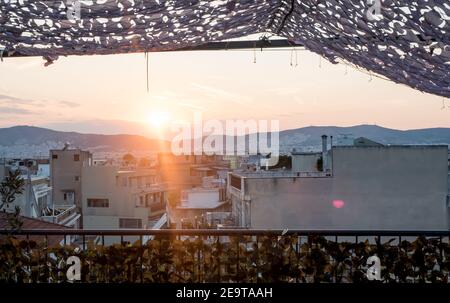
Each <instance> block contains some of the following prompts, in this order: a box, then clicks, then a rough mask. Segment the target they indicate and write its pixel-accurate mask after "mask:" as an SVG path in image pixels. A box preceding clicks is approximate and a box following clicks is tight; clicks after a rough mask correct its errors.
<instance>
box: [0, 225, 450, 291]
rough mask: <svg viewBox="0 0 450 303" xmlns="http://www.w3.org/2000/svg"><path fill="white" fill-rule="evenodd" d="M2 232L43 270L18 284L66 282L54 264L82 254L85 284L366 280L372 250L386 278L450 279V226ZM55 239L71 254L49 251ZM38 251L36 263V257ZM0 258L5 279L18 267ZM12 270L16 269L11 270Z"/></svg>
mask: <svg viewBox="0 0 450 303" xmlns="http://www.w3.org/2000/svg"><path fill="white" fill-rule="evenodd" d="M0 235H3V237H2V236H0V239H2V241H4V240H5V236H6V235H8V236H14V237H16V238H17V239H18V241H21V242H20V244H17V247H20V248H17V247H16V248H14V247H13V246H11V244H7V245H6V244H5V245H4V246H1V245H3V244H0V248H1V249H11V250H13V251H14V252H15V253H16V254H18V255H19V256H16V257H15V260H20V262H22V263H21V264H25V265H23V267H29V268H31V269H30V270H29V271H27V273H28V272H36V270H37V269H34V271H33V268H36V267H37V268H38V271H39V272H41V273H43V274H42V275H40V276H37V277H35V276H32V275H28V274H24V275H25V278H20V279H19V278H15V279H16V280H20V281H22V280H23V279H25V281H31V282H36V281H39V282H52V281H61V280H60V279H62V280H64V278H61V275H62V274H61V269H57V268H56V267H57V266H56V265H54V266H53V267H51V266H50V265H48V264H51V262H53V263H55V264H60V262H61V260H62V258H63V257H67V256H68V255H70V254H75V253H76V254H78V255H79V256H80V258H81V260H82V264H83V266H85V267H87V268H88V269H86V270H85V271H84V272H83V275H82V276H83V279H82V280H83V281H84V282H99V281H100V282H111V281H112V282H117V281H121V282H328V283H346V282H361V281H367V279H366V276H365V274H366V272H367V269H368V265H367V264H366V261H367V259H368V258H369V257H370V256H373V255H375V256H377V257H379V258H380V262H381V266H382V268H381V269H380V270H381V272H382V280H383V281H384V282H440V283H449V282H450V281H449V279H450V271H449V270H450V231H449V230H427V231H419V230H406V231H405V230H404V231H398V230H251V229H224V230H217V229H183V230H171V229H165V230H142V229H121V230H104V229H101V230H72V229H61V230H20V231H7V230H0ZM74 236H76V237H77V240H76V241H75V242H72V241H70V240H69V237H72V239H73V237H74ZM51 238H53V239H55V238H57V239H60V240H61V241H60V245H62V246H64V247H65V248H66V249H67V251H65V250H64V249H63V250H62V248H61V246H59V248H55V249H53V248H51V247H50V246H49V245H48V244H49V243H50V241H49V240H50V239H51ZM94 239H95V241H94ZM30 242H34V243H35V244H33V245H31V246H30ZM36 242H37V244H36ZM54 242H55V241H54ZM56 242H58V241H56ZM0 243H2V242H1V241H0ZM112 244H114V245H112ZM96 245H101V247H103V248H102V249H98V248H96V247H97V246H96ZM75 249H78V251H76V250H75ZM33 250H34V254H32V253H30V251H33ZM36 250H37V251H39V253H38V254H37V255H39V256H40V257H39V259H38V261H36V260H34V261H30V260H31V259H32V258H33V256H36ZM13 255H14V254H13ZM1 258H3V257H1ZM49 260H50V261H49ZM52 260H53V261H52ZM1 261H2V262H0V264H1V265H0V280H1V279H2V277H3V279H4V277H5V276H8V277H10V276H14V275H16V276H17V273H18V272H20V270H18V269H17V267H14V266H13V265H11V262H8V260H6V261H5V260H1ZM27 262H29V265H27ZM49 262H50V263H49ZM58 262H59V263H58ZM114 262H116V263H114ZM8 264H9V265H8ZM42 264H43V265H42ZM8 266H9V267H8ZM46 266H50V268H47V267H46ZM12 268H13V269H12ZM8 270H10V271H11V272H12V273H13V274H11V275H5V272H6V271H8ZM2 271H3V273H2ZM24 272H25V271H24ZM16 276H14V277H16ZM58 279H59V280H58Z"/></svg>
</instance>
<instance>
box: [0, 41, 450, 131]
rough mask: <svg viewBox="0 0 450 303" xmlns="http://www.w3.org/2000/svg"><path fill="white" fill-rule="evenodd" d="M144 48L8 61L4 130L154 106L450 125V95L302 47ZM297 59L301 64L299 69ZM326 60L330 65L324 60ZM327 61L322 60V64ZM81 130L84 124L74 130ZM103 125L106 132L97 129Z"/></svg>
mask: <svg viewBox="0 0 450 303" xmlns="http://www.w3.org/2000/svg"><path fill="white" fill-rule="evenodd" d="M253 56H254V53H253V51H251V50H250V51H215V52H175V53H152V54H150V66H149V73H150V92H149V93H147V91H146V68H145V58H144V54H132V55H114V56H89V57H88V56H86V57H68V58H60V59H59V60H58V61H56V62H55V64H53V65H51V66H49V67H43V60H42V59H41V58H18V59H10V58H7V59H5V60H4V62H3V63H0V73H1V81H0V117H1V119H0V127H6V126H12V125H18V124H25V125H36V126H39V125H43V124H47V123H53V122H65V121H71V122H75V123H82V121H83V120H95V119H102V120H127V121H137V122H144V123H147V121H148V116H149V115H151V112H152V111H158V112H164V113H166V114H168V116H169V118H170V119H180V118H181V119H190V118H191V117H192V111H193V110H201V111H202V112H203V117H204V118H206V119H208V118H214V119H251V118H255V119H279V120H280V126H281V128H282V129H289V128H296V127H302V126H308V125H339V126H349V125H355V124H378V125H380V126H385V127H391V128H398V129H411V128H425V127H450V100H448V99H447V100H445V102H446V103H445V105H446V109H445V110H442V104H443V101H444V99H443V98H442V97H438V96H433V95H430V94H425V93H421V92H418V91H415V90H413V89H410V88H408V87H406V86H403V85H398V84H394V83H392V82H389V81H385V80H381V79H377V78H375V77H373V79H372V81H369V79H370V77H369V75H367V74H364V73H362V72H359V71H356V70H354V69H352V68H351V67H349V68H348V70H347V74H345V72H346V68H345V66H344V65H342V64H340V65H332V64H330V63H328V62H326V61H325V60H319V57H318V56H317V55H315V54H313V53H310V52H308V51H304V50H298V51H297V58H298V66H297V67H295V54H292V53H291V51H263V52H260V51H257V52H256V63H253V61H254V58H253ZM291 56H292V58H293V62H292V63H293V65H294V67H292V66H291ZM320 61H321V63H320ZM319 65H321V66H319ZM74 130H75V131H76V130H77V129H76V127H75V129H74ZM98 132H99V133H101V132H102V130H101V129H99V130H98Z"/></svg>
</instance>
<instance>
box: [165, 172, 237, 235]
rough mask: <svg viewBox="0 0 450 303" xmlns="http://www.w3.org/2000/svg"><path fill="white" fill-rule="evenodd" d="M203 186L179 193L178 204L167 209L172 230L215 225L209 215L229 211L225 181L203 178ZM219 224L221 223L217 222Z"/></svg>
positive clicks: (212, 217)
mask: <svg viewBox="0 0 450 303" xmlns="http://www.w3.org/2000/svg"><path fill="white" fill-rule="evenodd" d="M203 181H204V182H203V186H202V187H197V188H191V189H185V190H183V191H181V197H180V201H179V203H177V204H176V205H170V204H169V206H168V208H167V213H168V217H169V223H170V226H171V227H174V228H201V227H205V226H206V225H209V226H211V225H217V224H215V223H216V222H214V218H216V217H217V216H214V215H211V213H222V212H229V211H230V207H229V206H230V204H229V202H228V200H227V197H226V187H225V180H221V179H215V178H210V177H205V178H204V180H203ZM219 223H221V222H220V221H219Z"/></svg>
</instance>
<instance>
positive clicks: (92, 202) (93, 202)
mask: <svg viewBox="0 0 450 303" xmlns="http://www.w3.org/2000/svg"><path fill="white" fill-rule="evenodd" d="M87 205H88V207H109V199H87Z"/></svg>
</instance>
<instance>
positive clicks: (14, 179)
mask: <svg viewBox="0 0 450 303" xmlns="http://www.w3.org/2000/svg"><path fill="white" fill-rule="evenodd" d="M24 185H25V181H24V180H23V179H22V178H21V177H20V171H19V170H16V171H14V172H12V171H10V172H9V173H8V176H6V177H5V179H4V180H3V181H2V182H1V183H0V201H1V204H0V210H2V209H3V210H4V211H5V209H4V208H3V207H5V206H7V207H8V206H9V205H10V204H12V203H13V202H14V201H15V200H16V196H17V195H20V194H22V193H23V190H24ZM6 216H7V217H6V219H7V222H8V225H9V229H10V230H20V228H21V227H22V225H23V222H22V221H21V220H20V207H18V206H16V207H15V208H14V212H13V213H11V212H8V213H7V215H6Z"/></svg>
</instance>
